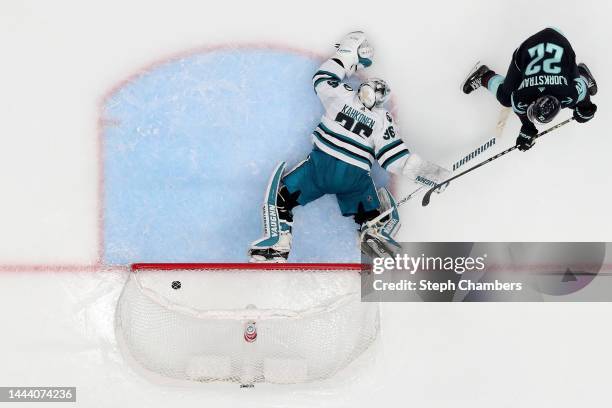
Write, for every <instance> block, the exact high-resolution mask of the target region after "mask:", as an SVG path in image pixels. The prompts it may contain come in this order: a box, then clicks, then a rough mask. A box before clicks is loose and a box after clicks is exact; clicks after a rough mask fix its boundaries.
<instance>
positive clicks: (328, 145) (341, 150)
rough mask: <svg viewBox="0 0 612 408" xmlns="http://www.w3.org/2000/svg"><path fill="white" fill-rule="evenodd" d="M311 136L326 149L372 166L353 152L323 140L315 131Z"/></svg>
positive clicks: (368, 161)
mask: <svg viewBox="0 0 612 408" xmlns="http://www.w3.org/2000/svg"><path fill="white" fill-rule="evenodd" d="M313 134H314V135H315V137H316V138H317V140H319V141H320V142H321V143H323V144H324V145H326V146H327V147H329V148H331V149H334V150H336V151H338V152H340V153H342V154H344V155H346V156H349V157H350V158H352V159H355V160H358V161H360V162H363V163H366V164H367V165H368V166H370V167H371V166H372V162H371V161H370V160H368V159H366V158H365V157H363V156H359V155H357V154H355V153H353V152H351V151H350V150H347V149H345V148H344V147H342V146H338V145H336V144H334V143H332V142H330V141H329V140H327V139H325V138H324V137H323V136H321V134H320V133H319V132H317V131H316V130H315V131H314V132H313Z"/></svg>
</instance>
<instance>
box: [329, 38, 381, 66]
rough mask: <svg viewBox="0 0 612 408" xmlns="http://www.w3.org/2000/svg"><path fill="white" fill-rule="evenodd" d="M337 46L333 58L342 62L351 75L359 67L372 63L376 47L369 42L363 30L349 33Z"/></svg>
mask: <svg viewBox="0 0 612 408" xmlns="http://www.w3.org/2000/svg"><path fill="white" fill-rule="evenodd" d="M336 48H337V49H338V50H337V51H336V54H335V55H334V57H333V59H335V60H336V61H338V62H340V64H341V65H342V66H343V67H344V69H345V70H346V74H347V75H349V76H350V75H352V74H354V73H355V71H357V70H358V69H363V68H367V67H369V66H370V65H372V59H373V58H374V49H373V48H372V46H370V44H368V41H367V40H366V36H365V34H364V33H363V31H353V32H351V33H348V34H347V35H346V36H345V37H344V38H343V39H342V40H341V41H340V43H339V44H336Z"/></svg>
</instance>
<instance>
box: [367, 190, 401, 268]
mask: <svg viewBox="0 0 612 408" xmlns="http://www.w3.org/2000/svg"><path fill="white" fill-rule="evenodd" d="M378 196H379V199H380V202H381V207H380V208H381V210H383V212H382V213H381V214H380V215H379V216H378V217H376V218H374V219H373V220H370V221H368V222H366V223H365V224H363V225H362V227H361V252H363V253H364V254H365V255H367V256H369V257H371V258H385V257H393V256H395V254H397V253H398V251H399V250H400V249H401V247H400V245H399V244H398V243H397V241H395V240H394V239H393V238H394V237H395V235H397V232H398V231H399V229H400V226H401V224H400V220H399V213H398V211H397V205H396V204H395V200H394V199H393V196H392V195H391V193H389V191H388V190H387V189H386V188H384V187H383V188H381V189H380V190H378Z"/></svg>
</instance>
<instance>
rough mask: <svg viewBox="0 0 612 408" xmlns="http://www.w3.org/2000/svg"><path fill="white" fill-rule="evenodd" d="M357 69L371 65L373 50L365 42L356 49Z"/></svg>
mask: <svg viewBox="0 0 612 408" xmlns="http://www.w3.org/2000/svg"><path fill="white" fill-rule="evenodd" d="M357 57H358V60H359V62H358V64H357V69H364V68H367V67H369V66H370V65H372V60H373V59H374V48H373V47H372V46H371V45H370V44H369V43H368V41H367V40H365V41H364V42H363V43H362V44H361V45H360V46H359V48H358V49H357Z"/></svg>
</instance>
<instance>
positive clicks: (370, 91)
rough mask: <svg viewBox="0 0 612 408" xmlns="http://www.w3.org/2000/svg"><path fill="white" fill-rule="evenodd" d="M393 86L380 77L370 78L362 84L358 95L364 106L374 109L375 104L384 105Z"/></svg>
mask: <svg viewBox="0 0 612 408" xmlns="http://www.w3.org/2000/svg"><path fill="white" fill-rule="evenodd" d="M390 94H391V87H389V84H388V83H387V82H386V81H385V80H384V79H380V78H370V79H368V80H367V81H365V82H364V83H362V84H361V85H359V89H358V90H357V96H358V97H359V100H360V101H361V103H363V106H365V107H366V108H368V109H372V108H373V107H374V106H382V105H384V103H385V102H387V100H388V99H389V95H390Z"/></svg>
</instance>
